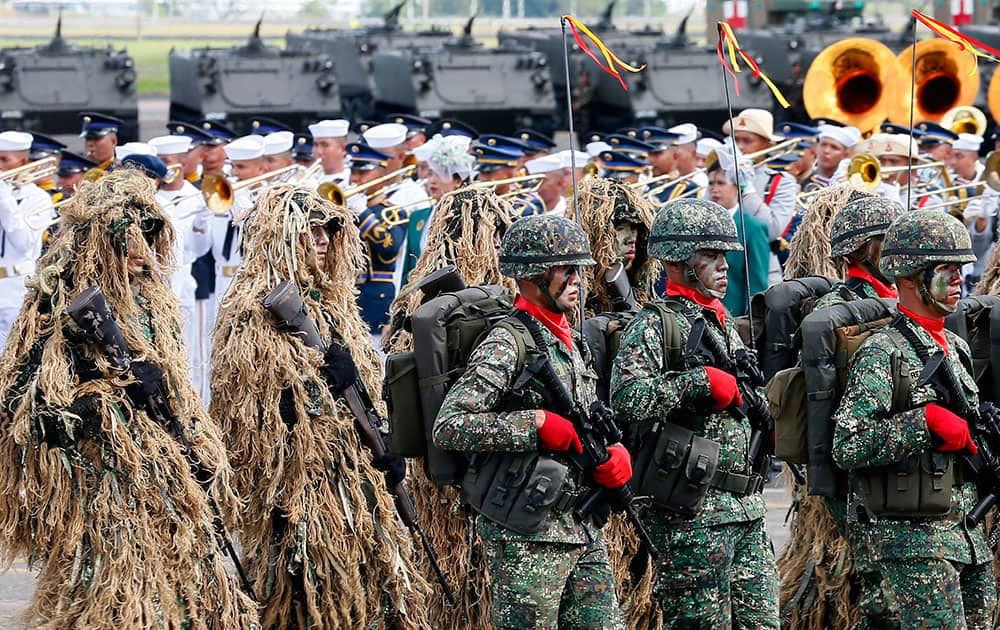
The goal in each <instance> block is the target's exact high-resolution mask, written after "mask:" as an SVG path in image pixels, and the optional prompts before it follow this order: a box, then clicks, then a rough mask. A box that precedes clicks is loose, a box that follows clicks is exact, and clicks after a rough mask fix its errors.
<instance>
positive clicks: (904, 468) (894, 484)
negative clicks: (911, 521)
mask: <svg viewBox="0 0 1000 630" xmlns="http://www.w3.org/2000/svg"><path fill="white" fill-rule="evenodd" d="M960 484H961V475H960V474H959V469H958V466H956V459H955V455H954V454H952V453H939V452H937V451H925V452H924V453H921V454H920V455H914V456H912V457H909V458H907V459H906V460H904V461H902V462H897V463H895V464H892V465H890V466H880V467H878V468H865V469H862V470H858V471H856V472H855V486H856V489H857V492H858V495H859V496H860V497H861V501H862V503H863V504H864V506H865V509H866V510H867V511H868V512H869V513H870V514H872V515H874V516H876V517H881V518H921V517H940V516H944V515H946V514H948V512H949V511H950V510H951V499H952V488H954V487H955V486H957V485H960Z"/></svg>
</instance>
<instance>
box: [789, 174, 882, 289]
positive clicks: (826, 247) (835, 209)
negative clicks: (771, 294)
mask: <svg viewBox="0 0 1000 630" xmlns="http://www.w3.org/2000/svg"><path fill="white" fill-rule="evenodd" d="M864 194H865V193H860V192H857V191H856V190H854V188H853V187H852V186H851V185H850V184H840V185H836V186H827V187H826V188H824V189H823V190H821V191H819V192H817V193H816V195H815V196H814V197H813V198H812V201H810V202H809V207H808V208H807V209H806V212H805V214H804V215H803V216H802V223H801V224H799V228H798V229H797V230H796V231H795V236H793V237H792V240H791V242H790V243H789V244H788V259H787V260H786V261H785V273H784V276H785V278H803V277H805V276H825V277H827V278H836V279H838V280H843V279H844V277H843V275H842V273H843V270H842V269H840V268H839V267H838V265H837V263H836V261H835V259H834V258H832V257H831V256H830V229H831V228H832V226H833V219H834V217H836V216H837V214H838V213H839V212H840V211H841V210H842V209H843V207H844V206H845V205H847V203H848V201H850V200H852V199H855V198H857V197H859V196H862V195H864Z"/></svg>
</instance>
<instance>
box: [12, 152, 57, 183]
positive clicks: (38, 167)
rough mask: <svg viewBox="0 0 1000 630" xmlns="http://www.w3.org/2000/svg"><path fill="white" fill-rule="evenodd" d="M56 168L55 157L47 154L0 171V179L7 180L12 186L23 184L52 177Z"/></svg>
mask: <svg viewBox="0 0 1000 630" xmlns="http://www.w3.org/2000/svg"><path fill="white" fill-rule="evenodd" d="M58 168H59V167H58V165H57V164H56V158H54V157H52V156H49V157H46V158H42V159H41V160H35V161H34V162H28V163H27V164H24V165H22V166H18V167H16V168H12V169H8V170H6V171H0V181H3V182H8V183H10V184H11V185H12V186H23V185H24V184H31V183H34V182H37V181H39V180H42V179H47V178H49V177H52V176H53V175H55V174H56V170H57V169H58Z"/></svg>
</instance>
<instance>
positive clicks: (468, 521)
mask: <svg viewBox="0 0 1000 630" xmlns="http://www.w3.org/2000/svg"><path fill="white" fill-rule="evenodd" d="M511 213H512V210H511V207H510V205H509V203H508V202H506V201H505V200H503V199H500V198H498V197H497V196H496V195H495V194H493V192H492V191H487V190H476V189H471V188H466V189H462V190H457V191H455V192H452V193H449V194H447V195H445V196H444V197H442V198H441V200H440V201H439V202H438V204H437V207H435V208H434V213H433V214H432V215H431V220H430V221H431V223H430V226H428V228H427V244H428V247H427V248H426V249H425V250H424V251H423V252H422V253H421V254H420V258H419V259H418V260H417V263H416V265H415V266H414V268H413V271H412V272H410V277H409V284H408V285H407V286H406V287H405V288H404V289H403V290H402V291H401V292H400V295H399V297H398V298H397V299H396V301H395V302H394V303H393V305H392V310H391V313H392V321H393V322H394V323H398V322H401V321H402V320H403V318H405V317H406V316H407V315H409V314H411V313H413V311H415V310H416V309H417V307H418V306H420V303H421V300H422V299H423V297H424V296H423V294H422V293H421V291H420V290H419V289H416V286H417V284H419V283H420V281H421V280H422V279H423V278H425V277H427V276H428V275H430V274H431V273H432V272H434V271H436V270H438V269H441V268H443V267H445V266H447V265H455V266H456V268H457V270H458V273H459V274H460V275H461V276H462V279H463V280H464V281H465V283H466V284H467V285H468V286H476V285H502V286H505V287H507V288H508V289H510V290H511V292H512V293H513V291H514V289H515V287H514V283H513V281H512V280H510V279H509V278H505V277H504V276H503V275H501V273H500V270H499V268H498V263H497V249H496V248H497V244H498V243H499V242H500V237H502V236H503V233H504V232H505V231H506V230H507V228H508V227H509V226H510V216H511ZM387 338H388V339H389V341H388V344H387V347H386V351H387V352H388V353H396V352H407V351H410V350H412V349H413V337H412V335H410V333H408V332H406V331H405V330H403V329H402V328H399V327H396V328H395V329H394V331H393V333H392V335H391V336H389V337H387ZM408 468H409V470H408V471H407V485H408V486H409V489H410V492H411V493H412V494H413V500H414V503H415V504H416V507H417V513H418V514H419V515H420V519H421V524H422V525H423V527H424V530H425V531H426V532H427V537H428V540H429V542H430V544H431V547H432V548H433V549H434V552H435V553H436V554H437V556H438V560H439V561H440V564H441V567H442V569H443V570H444V571H445V573H446V574H447V576H448V578H449V581H450V582H451V585H452V591H453V592H454V593H455V596H456V598H457V599H458V605H457V606H452V605H451V604H449V603H448V602H447V601H446V600H445V598H444V595H443V594H442V592H441V590H440V589H439V588H435V589H434V591H433V593H432V594H431V595H430V596H428V598H427V607H426V608H425V609H424V610H425V614H426V617H427V618H428V619H433V620H434V625H435V627H436V628H440V629H442V630H444V629H448V628H451V629H454V630H462V629H464V628H487V627H489V625H490V602H491V599H490V590H489V582H488V579H487V574H486V561H485V558H484V554H483V549H482V543H481V542H480V540H479V537H478V536H477V535H476V528H475V524H474V523H475V521H474V514H473V513H472V512H471V511H470V510H468V508H466V507H465V506H464V505H463V504H462V502H461V501H460V499H459V492H458V489H457V488H453V487H450V486H442V485H438V484H437V483H434V482H433V481H431V479H430V478H428V476H427V473H426V472H425V471H424V460H423V458H419V459H415V460H413V461H412V463H411V465H410V466H409V467H408ZM424 565H425V566H424V575H432V573H431V569H430V566H429V565H428V564H427V563H426V561H424Z"/></svg>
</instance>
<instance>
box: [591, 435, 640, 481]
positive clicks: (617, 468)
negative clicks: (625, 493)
mask: <svg viewBox="0 0 1000 630" xmlns="http://www.w3.org/2000/svg"><path fill="white" fill-rule="evenodd" d="M608 455H609V457H608V461H606V462H604V463H603V464H601V465H600V466H598V467H597V468H595V469H594V481H596V482H597V484H598V485H600V486H603V487H605V488H621V487H622V486H624V485H625V484H627V483H628V480H629V479H631V478H632V456H631V455H629V453H628V451H627V450H626V449H625V447H624V446H622V445H621V444H615V445H614V446H609V447H608Z"/></svg>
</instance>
